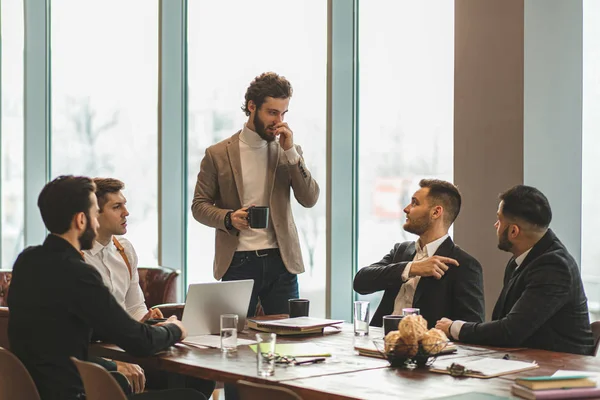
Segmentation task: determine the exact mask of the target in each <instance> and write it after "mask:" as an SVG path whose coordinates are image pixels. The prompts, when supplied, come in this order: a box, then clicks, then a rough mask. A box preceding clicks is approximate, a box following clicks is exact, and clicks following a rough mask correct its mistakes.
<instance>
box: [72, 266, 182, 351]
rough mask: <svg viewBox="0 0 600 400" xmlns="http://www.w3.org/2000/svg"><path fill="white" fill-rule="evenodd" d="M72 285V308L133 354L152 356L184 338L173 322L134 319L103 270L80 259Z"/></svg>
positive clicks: (84, 319)
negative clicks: (156, 323)
mask: <svg viewBox="0 0 600 400" xmlns="http://www.w3.org/2000/svg"><path fill="white" fill-rule="evenodd" d="M72 270H74V272H73V273H72V274H71V275H72V276H73V279H74V281H73V282H72V283H71V285H69V286H68V287H69V290H68V293H65V295H66V296H70V298H71V301H69V302H68V304H69V305H70V307H72V309H71V310H69V311H71V312H72V313H73V314H75V315H76V316H77V317H79V318H81V319H82V320H83V321H86V322H87V324H89V326H91V328H92V329H93V331H94V332H97V334H98V335H99V336H101V337H103V338H106V340H110V341H111V342H113V343H115V344H116V345H118V346H119V347H121V348H122V349H124V350H125V351H127V352H128V353H131V354H132V355H134V356H149V355H152V354H154V353H156V352H158V351H161V350H164V349H165V348H167V347H169V346H171V345H173V344H174V343H176V342H177V341H178V340H179V339H180V338H181V330H180V329H179V327H177V326H176V325H174V324H167V325H164V326H158V327H154V326H150V325H147V324H143V323H140V322H138V321H135V320H134V319H132V318H131V317H130V316H129V314H127V312H126V311H125V310H124V309H123V307H121V306H120V305H119V303H117V301H116V300H115V298H114V297H113V295H112V294H111V293H110V292H109V291H108V289H107V288H106V286H104V284H103V282H102V278H101V277H100V274H98V272H97V271H96V270H95V269H94V268H93V267H91V266H89V265H87V264H85V263H83V262H81V263H80V265H79V266H77V267H76V268H72Z"/></svg>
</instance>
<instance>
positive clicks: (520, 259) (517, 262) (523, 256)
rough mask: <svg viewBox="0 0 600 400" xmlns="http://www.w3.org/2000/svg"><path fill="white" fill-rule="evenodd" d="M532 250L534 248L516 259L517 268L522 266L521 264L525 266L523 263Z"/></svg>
mask: <svg viewBox="0 0 600 400" xmlns="http://www.w3.org/2000/svg"><path fill="white" fill-rule="evenodd" d="M531 249H533V247H531V248H529V250H527V251H526V252H525V253H523V254H521V255H520V256H519V257H517V258H515V263H516V264H517V268H519V267H520V266H521V264H523V261H525V257H527V255H528V254H529V252H530V251H531Z"/></svg>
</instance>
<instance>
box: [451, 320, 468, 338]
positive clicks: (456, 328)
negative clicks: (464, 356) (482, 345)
mask: <svg viewBox="0 0 600 400" xmlns="http://www.w3.org/2000/svg"><path fill="white" fill-rule="evenodd" d="M464 324H465V321H461V320H456V321H454V322H453V323H452V326H451V327H450V336H452V338H453V339H454V340H460V330H461V328H462V326H463V325H464Z"/></svg>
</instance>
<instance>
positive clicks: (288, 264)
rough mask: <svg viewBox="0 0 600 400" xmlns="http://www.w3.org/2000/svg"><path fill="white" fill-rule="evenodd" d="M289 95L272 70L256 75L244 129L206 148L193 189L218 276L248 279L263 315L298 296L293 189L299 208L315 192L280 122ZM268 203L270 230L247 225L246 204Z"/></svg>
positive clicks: (253, 301) (251, 309)
mask: <svg viewBox="0 0 600 400" xmlns="http://www.w3.org/2000/svg"><path fill="white" fill-rule="evenodd" d="M291 96H292V86H291V84H290V82H289V81H288V80H287V79H285V78H284V77H282V76H279V75H277V74H276V73H273V72H266V73H263V74H261V75H260V76H257V77H256V78H255V79H254V80H253V81H252V82H251V83H250V86H249V87H248V89H247V91H246V95H245V102H244V105H243V107H242V110H243V111H244V113H245V114H246V115H247V116H248V121H247V122H246V123H245V124H244V126H243V128H242V130H240V131H239V132H237V133H236V134H235V135H233V136H231V137H230V138H228V139H225V140H223V141H222V142H220V143H217V144H215V145H213V146H211V147H209V148H208V149H207V150H206V155H205V156H204V159H203V160H202V163H201V164H200V172H199V173H198V180H197V183H196V189H195V192H194V199H193V203H192V213H193V215H194V218H195V219H196V220H197V221H199V222H200V223H202V224H204V225H207V226H210V227H213V228H215V260H214V266H213V272H214V277H215V279H222V280H224V281H231V280H240V279H253V280H254V288H253V290H252V297H251V300H250V306H249V309H248V316H253V315H254V312H255V309H256V305H257V303H258V300H259V299H260V302H261V305H262V307H263V309H264V311H265V313H266V314H287V313H288V299H291V298H297V297H298V280H297V274H300V273H302V272H304V264H303V261H302V253H301V251H300V243H299V240H298V232H297V230H296V225H295V224H294V217H293V215H292V205H291V203H290V194H291V192H292V191H293V193H294V197H295V198H296V200H297V201H298V202H299V203H300V204H301V205H302V206H304V207H312V206H314V205H315V203H316V202H317V199H318V198H319V186H318V185H317V182H316V181H315V180H314V179H313V178H312V176H311V174H310V172H309V170H308V168H307V167H306V164H305V163H304V159H303V158H302V149H301V148H300V146H298V145H296V144H294V135H293V132H292V130H291V129H290V127H289V126H288V124H287V123H285V122H283V120H284V117H285V115H286V114H287V111H288V105H289V102H290V98H291ZM252 205H255V206H268V207H269V211H270V216H269V221H268V227H267V229H252V228H250V227H249V225H248V207H249V206H252Z"/></svg>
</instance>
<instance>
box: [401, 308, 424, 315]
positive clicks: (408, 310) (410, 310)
mask: <svg viewBox="0 0 600 400" xmlns="http://www.w3.org/2000/svg"><path fill="white" fill-rule="evenodd" d="M420 314H421V310H420V309H418V308H403V309H402V315H403V316H407V315H420Z"/></svg>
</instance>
